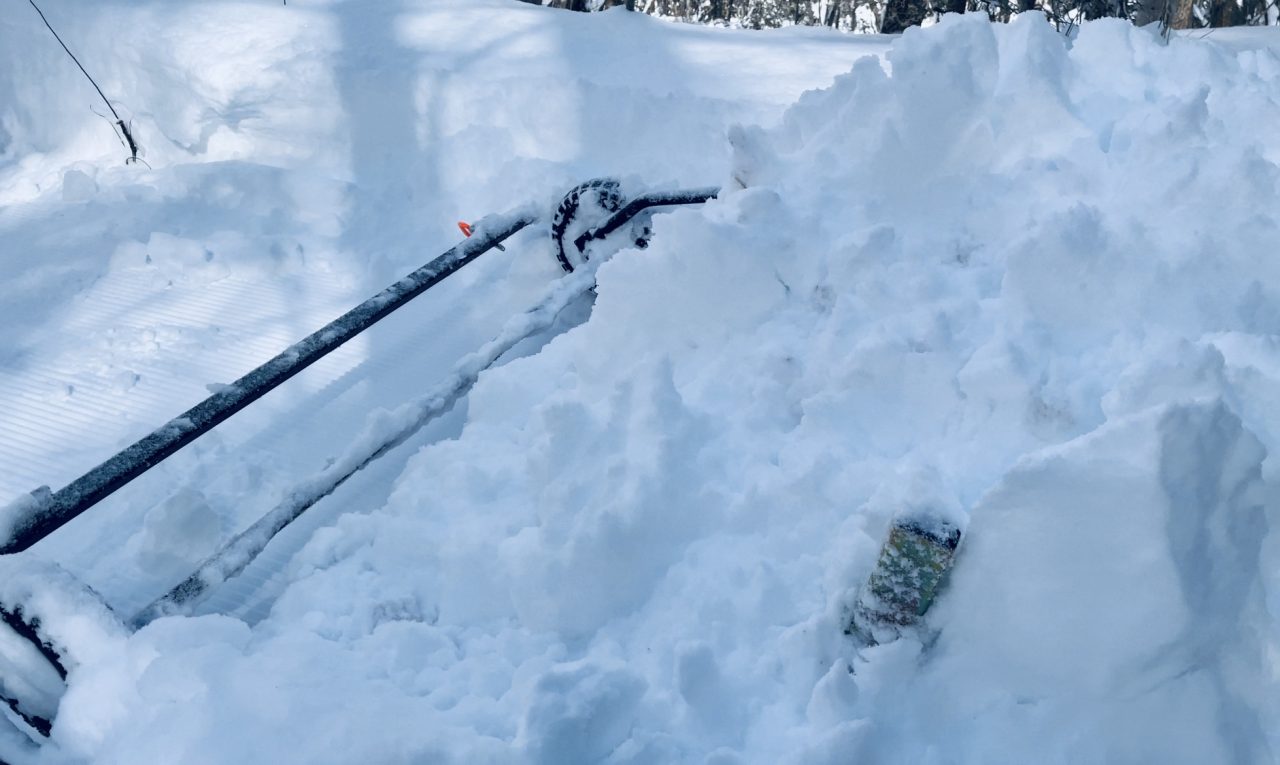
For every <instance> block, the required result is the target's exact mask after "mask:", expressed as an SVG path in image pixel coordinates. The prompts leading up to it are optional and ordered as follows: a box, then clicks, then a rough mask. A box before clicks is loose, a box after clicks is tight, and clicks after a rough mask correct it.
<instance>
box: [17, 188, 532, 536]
mask: <svg viewBox="0 0 1280 765" xmlns="http://www.w3.org/2000/svg"><path fill="white" fill-rule="evenodd" d="M538 217H539V215H538V211H537V208H536V207H534V206H533V205H529V206H525V207H522V208H520V209H518V210H516V211H514V212H511V213H507V214H505V215H495V216H489V217H487V218H485V219H483V220H482V221H480V222H479V223H478V224H477V225H476V229H475V235H474V236H472V237H470V238H468V239H467V240H466V241H464V242H462V243H460V244H458V245H457V246H455V247H453V248H452V249H450V250H449V251H447V252H445V253H444V254H443V255H441V256H439V257H438V258H436V259H434V260H432V261H431V262H430V263H427V264H426V265H424V266H422V267H421V268H419V269H418V270H416V271H414V272H413V273H411V274H409V275H407V276H405V277H404V278H403V279H400V280H399V281H397V282H396V283H395V284H392V285H391V286H390V287H387V288H386V289H384V290H383V291H382V292H379V293H378V294H377V295H374V296H373V297H371V298H369V299H368V300H366V301H364V302H363V303H361V304H360V305H358V306H356V307H355V308H352V309H351V310H350V311H348V312H346V313H345V314H343V315H342V316H340V317H338V318H337V319H334V320H333V321H332V322H330V323H329V324H327V325H325V326H324V327H322V328H321V329H319V330H317V331H315V332H313V333H312V334H310V335H308V336H307V337H305V338H303V339H302V340H300V341H298V342H297V343H295V344H293V345H291V346H289V347H288V348H286V349H285V350H284V351H283V352H281V353H280V354H279V355H277V356H276V357H275V358H273V359H271V360H270V361H268V362H266V363H265V364H263V365H262V366H260V367H258V368H257V369H254V370H253V371H251V372H249V373H248V374H246V375H244V376H243V377H241V378H240V379H239V380H236V381H235V382H234V383H232V384H231V385H228V386H226V387H225V388H222V389H220V390H219V391H218V392H217V393H214V394H213V395H212V396H210V397H208V398H206V399H205V400H204V401H201V402H200V403H199V404H196V405H195V406H193V407H192V408H190V409H188V410H187V411H185V412H183V413H182V414H180V415H178V416H177V417H175V418H173V419H172V420H170V421H169V422H167V423H165V424H164V425H163V426H161V427H160V428H158V429H156V430H155V431H153V432H151V433H150V434H149V435H147V436H145V437H143V438H142V439H141V440H139V441H137V442H136V443H134V444H133V445H132V446H129V447H127V448H126V449H124V450H123V451H121V452H119V453H118V454H116V455H115V456H114V457H111V458H110V459H108V460H107V461H106V462H103V463H102V464H101V465H98V466H97V467H95V468H93V469H92V470H90V471H89V472H87V473H85V474H84V475H82V476H80V477H79V478H77V479H76V480H74V481H72V482H71V483H69V484H67V485H66V486H65V487H63V488H62V489H59V490H58V491H56V492H55V491H50V490H49V487H48V486H42V487H40V488H39V489H36V490H35V491H33V492H31V494H30V495H29V496H25V497H21V498H20V499H19V500H18V501H16V502H13V503H11V504H10V505H8V506H7V507H3V508H0V536H3V537H7V539H6V541H4V542H3V543H2V544H0V554H8V553H16V552H21V551H23V550H26V549H27V548H29V547H31V546H32V545H34V544H35V543H37V542H39V541H40V540H41V539H44V538H45V537H46V536H48V535H49V534H51V533H53V532H54V531H56V530H57V529H59V528H61V527H62V526H63V525H64V524H66V523H67V522H69V521H70V520H72V519H73V518H75V517H76V516H78V515H80V514H81V513H83V512H84V511H85V510H88V509H89V508H90V507H93V506H94V505H95V504H97V503H98V502H100V501H102V500H103V499H105V498H106V497H108V496H110V495H111V494H112V493H113V492H115V491H116V490H117V489H119V488H121V487H122V486H124V485H125V484H127V483H129V482H130V481H132V480H133V479H135V478H137V477H138V476H140V475H142V474H143V473H145V472H146V471H147V470H149V469H151V468H152V467H154V466H155V465H157V464H159V463H160V462H161V461H163V460H164V459H165V458H167V457H169V456H170V455H172V454H173V453H175V452H177V451H178V450H179V449H181V448H182V447H184V446H186V445H187V444H189V443H191V442H192V441H194V440H196V439H197V438H199V437H200V436H201V435H203V434H205V433H207V432H208V431H209V430H212V429H213V428H214V427H215V426H217V425H218V424H219V423H221V422H223V421H224V420H226V419H227V418H229V417H231V416H232V415H233V414H235V413H236V412H238V411H240V410H241V409H244V408H245V407H246V406H248V405H249V404H251V403H253V402H254V401H257V400H258V399H259V398H261V397H262V396H264V395H266V394H267V393H268V392H269V391H271V390H272V389H274V388H275V387H277V386H278V385H280V384H281V383H283V382H285V381H286V380H288V379H289V378H291V377H293V376H294V375H296V374H298V373H299V372H301V371H302V370H304V369H306V368H307V367H309V366H311V365H312V364H314V363H315V362H317V361H319V360H320V359H322V358H324V357H325V356H327V355H328V354H330V353H332V352H333V351H335V350H337V349H338V348H339V347H341V346H342V345H343V344H344V343H346V342H347V341H348V340H350V339H351V338H353V337H355V336H356V335H358V334H360V333H361V332H363V331H364V330H366V329H368V328H369V327H371V326H373V325H374V324H375V323H376V322H378V321H380V320H381V319H383V318H385V317H386V316H387V315H389V314H390V313H392V312H393V311H395V310H396V309H397V308H400V307H401V306H403V305H404V304H406V303H408V302H409V301H410V300H412V299H414V298H415V297H417V296H418V295H421V294H422V293H423V292H426V291H427V290H428V289H430V288H431V287H433V286H435V285H436V284H439V283H440V282H441V281H443V280H444V279H445V278H446V277H448V276H450V275H451V274H453V273H455V272H457V271H458V270H459V269H461V268H462V267H463V266H465V265H467V264H468V263H470V262H471V261H473V260H475V259H476V258H478V257H479V256H480V255H482V254H484V253H485V252H487V251H488V250H490V249H492V248H493V247H495V246H497V245H498V244H499V243H501V242H502V241H503V240H504V239H507V238H508V237H510V236H512V235H514V234H515V233H516V232H518V231H520V230H521V229H523V228H524V227H525V226H528V225H529V224H531V223H533V222H535V221H536V220H538Z"/></svg>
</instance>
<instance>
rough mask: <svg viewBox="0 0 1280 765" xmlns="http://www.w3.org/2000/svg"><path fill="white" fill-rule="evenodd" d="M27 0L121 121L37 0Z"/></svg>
mask: <svg viewBox="0 0 1280 765" xmlns="http://www.w3.org/2000/svg"><path fill="white" fill-rule="evenodd" d="M27 2H29V3H31V7H32V8H35V9H36V13H38V14H40V20H41V21H43V22H44V25H45V26H46V27H48V28H49V31H50V32H53V39H55V40H57V41H58V44H59V45H61V46H62V49H63V50H65V51H66V52H67V55H68V56H70V57H71V60H72V61H74V62H76V66H78V67H80V71H81V72H84V76H85V77H88V78H89V82H90V83H91V84H92V85H93V89H94V90H96V91H98V95H100V96H102V102H103V103H104V104H106V105H107V108H108V109H110V110H111V115H112V116H113V117H115V118H116V121H117V122H119V121H120V115H119V114H116V108H115V107H114V106H112V105H111V102H110V101H108V100H107V96H106V94H105V93H103V92H102V88H100V87H98V83H97V82H95V81H94V79H93V77H92V76H91V75H90V74H89V72H88V71H86V70H85V68H84V65H83V64H81V63H80V59H78V58H76V54H74V53H72V52H71V49H70V48H68V47H67V44H66V43H64V42H63V41H62V38H61V37H59V36H58V33H57V32H56V31H54V29H53V25H52V24H50V23H49V20H48V19H46V18H45V17H44V11H42V10H40V6H38V5H36V0H27Z"/></svg>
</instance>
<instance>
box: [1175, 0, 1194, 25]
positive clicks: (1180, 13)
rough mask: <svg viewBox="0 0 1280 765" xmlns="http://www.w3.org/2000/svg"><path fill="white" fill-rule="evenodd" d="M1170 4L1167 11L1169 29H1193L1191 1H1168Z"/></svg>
mask: <svg viewBox="0 0 1280 765" xmlns="http://www.w3.org/2000/svg"><path fill="white" fill-rule="evenodd" d="M1168 1H1169V3H1171V4H1172V5H1171V7H1170V9H1169V27H1170V28H1172V29H1195V28H1196V27H1197V26H1198V25H1197V24H1196V17H1195V13H1193V6H1194V5H1195V3H1194V1H1193V0H1168Z"/></svg>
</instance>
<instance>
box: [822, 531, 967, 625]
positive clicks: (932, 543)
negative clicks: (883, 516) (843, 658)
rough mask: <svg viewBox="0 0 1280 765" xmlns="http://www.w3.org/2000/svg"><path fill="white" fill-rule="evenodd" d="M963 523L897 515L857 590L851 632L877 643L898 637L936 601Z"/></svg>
mask: <svg viewBox="0 0 1280 765" xmlns="http://www.w3.org/2000/svg"><path fill="white" fill-rule="evenodd" d="M959 544H960V529H959V528H957V527H956V526H955V525H953V524H952V523H950V522H949V521H945V520H941V519H938V518H928V517H919V516H911V517H905V518H898V519H897V520H895V521H894V522H893V525H892V526H891V527H890V529H889V537H888V539H886V540H885V543H884V547H882V548H881V549H880V558H879V560H877V561H876V567H875V570H873V571H872V572H871V576H870V577H868V578H867V583H866V584H865V585H864V586H863V587H862V589H861V590H860V591H859V592H858V599H857V601H856V602H855V603H854V605H853V613H852V615H851V617H850V619H849V624H848V626H847V627H846V628H845V632H846V633H847V634H850V635H853V636H854V637H855V638H857V639H859V640H860V641H862V642H864V643H866V644H867V645H878V644H880V643H886V642H889V641H891V640H894V639H896V638H897V637H898V636H899V635H900V634H901V632H902V630H903V628H907V627H911V626H913V625H915V624H916V623H918V622H919V621H920V618H921V617H923V616H924V615H925V612H927V611H928V610H929V607H930V606H931V605H933V601H934V599H935V598H936V597H937V595H938V590H939V588H940V587H941V585H942V582H943V579H944V578H945V577H946V574H947V572H948V571H949V570H950V569H951V564H952V562H953V561H954V560H955V554H956V547H957V546H958V545H959Z"/></svg>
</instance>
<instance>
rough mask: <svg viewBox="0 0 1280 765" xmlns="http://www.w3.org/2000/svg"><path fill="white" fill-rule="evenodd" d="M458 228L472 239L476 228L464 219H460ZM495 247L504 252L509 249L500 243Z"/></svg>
mask: <svg viewBox="0 0 1280 765" xmlns="http://www.w3.org/2000/svg"><path fill="white" fill-rule="evenodd" d="M458 230H459V231H461V232H462V233H463V234H464V235H465V236H466V237H467V238H468V239H470V238H471V235H472V234H473V233H475V229H474V228H472V227H471V224H470V223H467V222H466V221H464V220H460V221H458ZM494 247H497V248H498V249H499V250H502V251H503V252H506V251H507V248H506V247H503V246H502V245H500V244H495V245H494Z"/></svg>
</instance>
